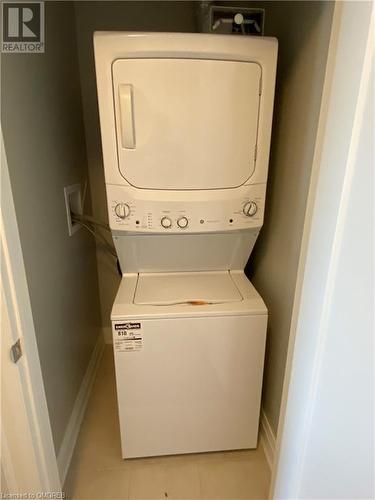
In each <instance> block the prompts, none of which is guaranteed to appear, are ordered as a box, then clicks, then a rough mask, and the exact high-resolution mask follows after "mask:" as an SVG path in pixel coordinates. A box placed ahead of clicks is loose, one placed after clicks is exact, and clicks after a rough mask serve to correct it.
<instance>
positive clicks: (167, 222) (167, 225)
mask: <svg viewBox="0 0 375 500" xmlns="http://www.w3.org/2000/svg"><path fill="white" fill-rule="evenodd" d="M160 224H161V225H162V226H163V227H164V228H165V229H169V228H170V227H172V221H171V219H170V218H169V217H163V218H162V220H161V221H160Z"/></svg>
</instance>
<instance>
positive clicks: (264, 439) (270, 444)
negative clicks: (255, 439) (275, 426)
mask: <svg viewBox="0 0 375 500" xmlns="http://www.w3.org/2000/svg"><path fill="white" fill-rule="evenodd" d="M259 430H260V436H259V442H260V444H261V446H263V450H264V454H265V455H266V459H267V462H268V465H269V468H270V469H271V471H272V468H273V464H274V459H275V446H276V437H275V434H274V433H273V430H272V428H271V425H270V423H269V421H268V418H267V416H266V414H265V413H264V410H263V409H262V410H261V412H260V429H259Z"/></svg>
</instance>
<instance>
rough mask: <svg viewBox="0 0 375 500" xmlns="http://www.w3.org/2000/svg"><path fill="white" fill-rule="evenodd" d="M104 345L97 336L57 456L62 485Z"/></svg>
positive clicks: (101, 339) (101, 338) (100, 337)
mask: <svg viewBox="0 0 375 500" xmlns="http://www.w3.org/2000/svg"><path fill="white" fill-rule="evenodd" d="M104 345H105V344H104V340H103V337H102V335H99V337H98V341H97V343H96V345H95V347H94V350H93V353H92V355H91V358H90V361H89V364H88V366H87V369H86V373H85V376H84V377H83V380H82V383H81V387H80V388H79V391H78V395H77V397H76V400H75V403H74V406H73V411H72V413H71V415H70V419H69V422H68V426H67V428H66V431H65V436H64V439H63V441H62V443H61V446H60V450H59V453H58V455H57V467H58V469H59V474H60V480H61V484H62V485H63V484H64V482H65V478H66V475H67V472H68V469H69V465H70V461H71V459H72V456H73V451H74V447H75V445H76V441H77V438H78V433H79V430H80V427H81V423H82V419H83V416H84V414H85V409H86V405H87V402H88V399H89V396H90V392H91V389H92V386H93V383H94V380H95V376H96V372H97V370H98V367H99V362H100V360H101V357H102V354H103V350H104Z"/></svg>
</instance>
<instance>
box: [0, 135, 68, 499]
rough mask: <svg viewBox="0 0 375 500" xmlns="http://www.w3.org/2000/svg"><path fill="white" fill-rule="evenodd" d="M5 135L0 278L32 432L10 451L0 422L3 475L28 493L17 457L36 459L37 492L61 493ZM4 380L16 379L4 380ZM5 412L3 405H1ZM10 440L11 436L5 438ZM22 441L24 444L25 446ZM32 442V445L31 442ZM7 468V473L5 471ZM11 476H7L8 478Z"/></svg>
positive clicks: (12, 489) (14, 488)
mask: <svg viewBox="0 0 375 500" xmlns="http://www.w3.org/2000/svg"><path fill="white" fill-rule="evenodd" d="M0 135H1V213H0V235H1V248H0V249H1V281H2V289H3V291H4V301H5V304H4V305H5V307H6V311H7V315H8V317H9V325H10V328H9V330H10V335H11V337H12V342H15V341H16V340H17V339H20V340H21V346H22V357H21V358H20V359H19V361H18V362H17V364H16V366H17V367H18V378H19V382H20V384H21V387H22V391H21V393H20V394H21V397H23V401H22V408H25V409H26V410H25V413H26V414H25V418H26V422H27V423H28V425H25V426H24V428H23V429H22V431H23V432H26V433H28V436H27V437H28V438H29V439H23V436H20V438H19V439H20V440H22V441H23V443H22V454H23V455H24V457H22V454H20V453H18V454H17V452H16V450H15V449H12V443H11V439H9V438H10V436H7V435H6V429H4V427H3V426H2V428H1V431H2V435H3V436H4V441H3V443H2V444H4V448H3V451H4V453H3V455H2V457H1V467H2V473H3V476H4V478H5V481H6V483H7V487H8V489H9V490H10V492H11V493H13V492H25V491H27V489H25V487H26V488H27V484H26V485H25V484H24V483H23V481H24V479H25V478H23V477H22V475H21V474H17V467H16V465H17V461H18V460H22V459H24V460H27V459H28V458H29V457H33V456H34V457H35V460H36V470H37V471H38V474H39V477H38V478H37V480H36V481H35V484H37V485H38V488H39V489H38V491H39V492H59V491H61V482H60V478H59V473H58V468H57V461H56V454H55V449H54V444H53V439H52V431H51V425H50V419H49V413H48V408H47V400H46V395H45V391H44V384H43V378H42V371H41V366H40V360H39V354H38V347H37V342H36V335H35V328H34V322H33V316H32V310H31V303H30V297H29V290H28V286H27V279H26V272H25V266H24V261H23V255H22V248H21V241H20V237H19V232H18V225H17V217H16V212H15V207H14V202H13V195H12V189H11V184H10V178H9V170H8V164H7V158H6V152H5V147H4V141H3V134H2V130H0ZM2 383H12V381H4V380H2ZM1 410H2V411H6V409H5V408H2V409H1ZM7 438H8V439H7ZM24 443H26V445H25V446H24ZM27 443H29V447H28V446H27ZM7 471H8V472H7ZM7 476H8V477H7Z"/></svg>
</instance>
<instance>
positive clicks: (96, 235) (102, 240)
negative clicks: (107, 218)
mask: <svg viewBox="0 0 375 500" xmlns="http://www.w3.org/2000/svg"><path fill="white" fill-rule="evenodd" d="M73 220H74V221H75V222H76V223H77V224H80V225H81V226H82V227H84V228H85V229H86V230H87V231H89V233H91V234H92V235H93V236H94V238H96V239H97V240H98V241H99V242H100V243H101V244H102V245H104V247H105V248H106V250H107V251H108V252H109V253H110V254H111V255H112V256H113V257H115V258H116V259H117V254H116V252H115V251H114V249H113V246H112V245H111V244H110V243H109V241H107V240H106V238H105V237H104V236H103V235H101V234H100V233H96V232H95V231H94V230H93V229H92V228H91V227H90V226H89V225H88V224H85V223H84V222H82V221H81V220H79V219H77V218H76V217H75V216H73Z"/></svg>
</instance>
